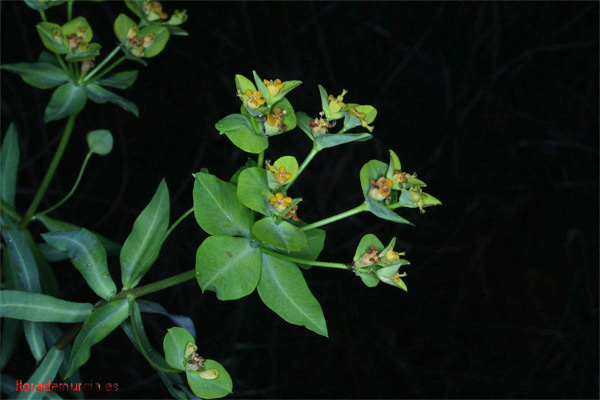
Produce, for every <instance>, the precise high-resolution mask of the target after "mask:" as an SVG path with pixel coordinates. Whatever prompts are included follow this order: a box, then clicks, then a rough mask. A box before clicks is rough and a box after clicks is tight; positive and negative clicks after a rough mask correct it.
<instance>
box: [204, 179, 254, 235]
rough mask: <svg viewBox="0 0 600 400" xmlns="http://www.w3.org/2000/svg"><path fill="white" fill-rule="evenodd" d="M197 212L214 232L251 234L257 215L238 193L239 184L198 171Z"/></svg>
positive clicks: (205, 226)
mask: <svg viewBox="0 0 600 400" xmlns="http://www.w3.org/2000/svg"><path fill="white" fill-rule="evenodd" d="M194 177H195V178H196V179H195V181H194V191H193V196H194V216H195V217H196V221H197V222H198V225H200V227H201V228H202V229H203V230H204V231H205V232H207V233H209V234H211V235H227V236H236V235H242V236H250V227H251V225H252V221H253V219H252V218H253V217H252V213H251V211H250V210H248V209H247V208H246V207H244V206H243V205H242V204H241V203H240V202H239V200H238V198H237V197H236V188H235V185H233V184H231V183H229V182H225V181H222V180H220V179H219V178H217V177H216V176H214V175H211V174H207V173H204V172H198V173H197V174H194Z"/></svg>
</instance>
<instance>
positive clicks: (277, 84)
mask: <svg viewBox="0 0 600 400" xmlns="http://www.w3.org/2000/svg"><path fill="white" fill-rule="evenodd" d="M263 83H264V84H265V85H267V89H269V95H270V96H271V97H275V96H277V94H279V90H280V89H281V88H282V87H283V83H282V82H281V79H275V81H271V80H268V79H263Z"/></svg>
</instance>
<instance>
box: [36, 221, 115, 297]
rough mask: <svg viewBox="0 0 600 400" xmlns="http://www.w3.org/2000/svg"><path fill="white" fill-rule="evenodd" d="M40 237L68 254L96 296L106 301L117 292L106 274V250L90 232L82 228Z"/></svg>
mask: <svg viewBox="0 0 600 400" xmlns="http://www.w3.org/2000/svg"><path fill="white" fill-rule="evenodd" d="M42 237H43V238H44V240H45V241H46V242H48V244H51V245H52V246H54V247H56V248H57V249H59V250H63V251H66V252H67V253H68V254H69V258H70V259H71V262H72V263H73V265H74V266H75V268H77V270H78V271H79V272H80V273H81V275H82V276H83V279H85V281H86V282H87V284H88V286H89V287H90V288H91V289H92V290H93V291H94V293H96V294H97V295H98V296H100V297H102V298H103V299H105V300H108V299H109V298H110V297H111V296H113V295H114V294H115V293H116V292H117V286H116V285H115V283H114V282H113V280H112V278H111V276H110V273H109V272H108V264H107V262H106V250H104V247H102V244H101V243H100V241H99V240H98V239H97V238H96V236H94V234H93V233H92V232H90V231H88V230H86V229H83V228H82V229H78V230H70V231H61V232H54V233H46V234H42Z"/></svg>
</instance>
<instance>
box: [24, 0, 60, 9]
mask: <svg viewBox="0 0 600 400" xmlns="http://www.w3.org/2000/svg"><path fill="white" fill-rule="evenodd" d="M65 1H67V0H25V4H27V5H28V6H29V7H31V8H33V9H34V10H37V11H42V10H47V9H49V8H50V7H54V6H58V5H61V4H62V3H64V2H65Z"/></svg>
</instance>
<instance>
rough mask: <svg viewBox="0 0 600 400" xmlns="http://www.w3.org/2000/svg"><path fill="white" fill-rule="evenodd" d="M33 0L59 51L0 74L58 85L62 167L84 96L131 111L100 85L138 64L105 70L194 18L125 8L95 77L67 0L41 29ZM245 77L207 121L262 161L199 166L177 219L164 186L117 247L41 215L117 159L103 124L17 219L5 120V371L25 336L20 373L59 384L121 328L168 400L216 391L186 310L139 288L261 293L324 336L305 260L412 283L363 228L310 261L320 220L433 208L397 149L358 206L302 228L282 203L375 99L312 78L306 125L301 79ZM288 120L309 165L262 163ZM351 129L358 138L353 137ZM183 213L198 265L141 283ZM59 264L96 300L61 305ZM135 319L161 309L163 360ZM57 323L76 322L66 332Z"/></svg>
mask: <svg viewBox="0 0 600 400" xmlns="http://www.w3.org/2000/svg"><path fill="white" fill-rule="evenodd" d="M26 3H27V4H28V5H30V6H31V7H33V8H36V9H38V10H40V13H41V15H42V19H43V20H44V21H43V22H41V23H40V24H38V25H37V30H38V33H39V35H40V39H41V40H42V42H43V43H44V45H45V47H46V48H47V49H48V50H50V51H51V52H52V53H54V54H51V53H48V52H43V53H42V54H41V55H40V59H39V61H38V62H37V63H30V64H28V63H17V64H10V65H2V66H1V67H2V68H5V69H7V70H10V71H13V72H16V73H18V74H19V75H20V76H21V77H22V78H23V80H24V81H25V82H27V83H29V84H31V85H32V86H35V87H38V88H41V89H48V88H56V89H55V91H54V94H53V95H52V97H51V99H50V102H49V104H48V107H47V108H46V111H45V120H46V122H49V121H53V120H57V119H61V118H65V117H69V121H68V122H67V124H66V128H65V132H64V133H63V140H61V145H59V147H58V149H57V153H56V155H55V160H58V161H60V157H61V156H62V151H64V148H65V146H66V141H68V138H69V136H70V132H71V131H72V129H73V123H74V120H75V116H76V115H77V114H78V113H79V112H80V111H81V109H82V108H83V107H84V106H85V103H86V99H87V98H89V99H91V100H92V101H96V102H107V101H109V102H114V103H117V104H119V105H120V106H122V107H123V108H125V109H127V110H129V111H132V112H134V113H135V114H136V115H137V113H138V111H137V107H136V106H135V104H133V103H131V102H128V101H127V100H125V99H123V98H121V97H120V96H118V95H116V94H114V93H112V92H110V91H108V89H106V88H105V87H116V88H120V89H124V88H126V87H129V86H130V85H132V84H133V83H134V81H135V79H136V77H137V71H122V72H117V73H115V74H113V75H112V76H109V77H106V78H102V77H103V76H104V75H106V74H107V73H108V72H110V71H111V70H112V69H114V68H115V67H116V66H117V65H119V64H120V63H121V62H122V61H124V60H127V59H129V60H133V61H135V62H139V63H142V64H144V65H145V61H144V60H143V59H142V58H149V57H153V56H155V55H157V54H158V53H159V52H160V51H162V49H163V48H164V46H165V44H166V43H167V41H168V39H169V35H170V34H177V35H183V34H185V31H183V30H182V29H181V28H180V27H179V26H178V25H179V24H181V23H182V22H184V21H185V19H186V18H187V16H186V14H185V11H184V12H179V11H176V12H175V14H174V15H173V16H172V17H171V18H170V19H168V20H167V18H168V16H167V15H166V14H165V13H163V11H162V6H161V5H160V3H158V2H156V1H149V0H146V1H144V0H131V1H126V4H127V6H128V7H129V9H130V10H131V11H132V12H133V13H134V14H135V15H136V16H137V17H139V19H140V20H139V22H138V23H135V22H134V21H133V20H131V19H130V18H129V17H127V16H125V15H123V14H122V15H119V16H118V17H117V19H116V21H115V23H114V30H115V34H116V36H117V38H118V40H119V45H118V46H117V48H116V49H115V50H113V52H112V53H111V54H110V55H108V56H107V57H106V58H105V59H104V61H102V63H101V64H100V65H99V66H98V68H97V69H96V70H93V71H92V72H90V69H91V68H92V66H91V64H90V62H91V61H92V60H93V58H94V57H96V56H98V55H99V53H100V49H101V47H100V45H99V44H96V43H92V42H91V40H92V38H93V34H92V29H91V27H90V25H89V24H88V22H87V21H86V20H85V19H84V18H82V17H76V18H71V7H72V4H73V3H72V2H71V1H69V2H68V3H67V4H68V7H69V9H68V15H69V18H68V21H67V23H65V24H63V25H58V24H54V23H50V22H47V21H46V17H45V13H44V11H45V10H46V9H48V8H49V7H52V6H56V5H59V4H62V3H63V1H53V0H27V1H26ZM119 51H121V52H123V53H124V55H123V56H122V57H121V59H119V60H117V61H116V62H114V63H113V64H112V65H111V66H109V67H107V68H106V69H104V70H103V72H101V73H98V74H96V75H95V76H94V74H95V72H97V71H98V69H101V67H103V66H105V65H106V64H107V62H108V61H109V60H110V59H111V58H112V56H114V54H116V53H117V52H119ZM86 63H87V64H86ZM253 77H254V82H252V81H251V80H250V79H248V78H246V77H244V76H242V75H236V77H235V82H236V88H237V95H238V97H239V98H240V100H241V101H242V104H241V107H240V112H239V113H236V114H230V115H228V116H226V117H225V118H223V119H221V120H220V121H218V122H217V123H216V125H215V126H216V128H217V130H218V131H219V133H220V134H224V135H226V136H227V137H228V138H229V139H230V140H231V142H232V143H233V144H234V145H236V146H237V147H239V148H240V149H242V150H243V151H245V152H248V153H251V154H258V159H257V161H253V160H249V161H248V162H247V163H246V164H245V165H243V166H242V167H241V168H240V169H239V170H238V171H237V172H236V173H235V174H234V175H233V176H232V177H230V178H229V179H228V180H222V179H220V178H219V177H217V176H216V175H213V174H211V173H209V171H208V170H206V169H203V170H201V171H199V172H198V173H195V174H194V178H195V180H194V187H193V201H194V206H193V209H192V210H189V212H188V213H186V214H184V215H183V216H182V217H181V218H179V219H178V220H177V221H176V222H175V223H174V224H173V225H171V226H170V227H169V220H170V200H169V191H168V188H167V184H166V183H165V182H164V180H163V181H162V182H161V183H160V184H159V186H158V188H157V190H156V192H155V194H154V195H153V197H152V199H151V201H150V202H149V203H148V205H147V206H146V207H145V208H144V210H143V211H142V212H141V213H140V215H139V216H138V217H137V219H136V220H135V222H134V224H133V228H132V231H131V233H130V234H129V235H128V237H127V238H126V240H125V241H124V243H123V244H122V245H121V244H118V243H115V242H113V241H111V240H109V239H107V238H105V237H103V236H102V235H99V234H97V233H94V232H91V231H89V230H86V229H85V228H82V227H79V226H77V225H74V224H71V223H68V222H66V221H60V220H57V219H54V218H51V217H49V216H48V215H47V214H49V213H50V212H51V211H53V210H54V209H55V208H57V207H59V206H60V205H61V204H63V203H64V202H65V201H66V200H67V199H68V198H69V197H70V196H71V194H72V193H73V191H74V190H75V189H76V187H77V185H78V183H79V180H80V179H81V177H82V175H83V171H84V169H85V166H86V164H87V161H88V159H89V158H90V157H91V156H92V155H93V154H98V155H101V156H103V155H106V154H108V153H110V151H111V150H112V146H113V139H112V135H111V133H110V132H109V131H107V130H103V129H99V130H94V131H92V132H89V133H88V135H87V142H88V146H89V152H88V154H87V156H86V158H85V160H84V162H83V166H82V168H81V171H80V174H79V177H78V178H77V181H76V182H75V184H74V186H73V189H72V190H71V192H69V194H67V195H66V196H65V198H64V199H62V200H61V201H60V202H59V203H57V204H56V205H55V206H53V207H51V208H49V209H47V210H45V211H42V212H37V213H35V211H37V205H39V201H38V203H36V200H35V199H34V201H33V202H32V204H31V205H30V207H29V208H28V209H27V212H26V213H25V215H24V216H21V215H20V214H19V212H18V209H19V208H20V207H19V204H16V203H15V192H16V186H17V169H18V165H19V146H18V137H17V136H18V135H17V130H16V128H15V126H14V125H13V124H11V126H10V127H9V129H8V132H7V133H6V135H5V137H4V140H3V143H2V147H1V149H0V156H1V160H0V161H1V167H2V169H1V171H0V189H1V192H0V205H1V214H0V224H1V227H2V239H3V242H4V244H3V247H2V250H3V251H2V264H3V267H4V268H3V271H4V276H5V280H4V282H3V286H2V290H1V291H0V316H1V317H2V318H3V331H2V343H3V345H2V350H1V354H0V361H1V365H0V367H2V368H3V367H4V366H5V365H6V363H7V362H8V360H9V358H10V356H11V354H12V353H13V351H14V349H15V347H16V345H17V342H18V339H19V337H20V336H21V332H23V334H24V336H25V339H26V341H27V344H28V346H29V348H30V350H31V353H32V354H33V356H34V358H35V360H36V362H38V365H37V368H36V370H35V372H34V373H33V375H32V376H31V377H30V378H29V379H28V380H27V381H28V382H31V381H33V382H41V381H45V380H48V379H49V380H53V379H55V378H56V376H59V377H61V378H62V379H64V380H65V381H66V382H69V381H75V382H77V381H81V377H80V376H79V372H78V371H79V368H80V367H81V366H83V365H84V364H85V363H86V362H87V361H88V360H89V357H90V351H91V348H92V346H93V345H94V344H96V343H98V342H100V341H101V340H103V339H104V338H105V337H106V336H107V335H109V334H110V333H111V332H112V331H114V330H115V329H117V328H118V327H120V328H121V329H123V331H124V332H125V333H126V335H127V336H128V338H129V339H130V340H131V342H132V343H133V344H134V346H135V347H136V348H137V349H138V350H139V351H140V353H141V354H142V355H143V356H144V357H145V358H146V360H147V361H148V362H149V364H150V365H151V366H152V367H153V368H154V369H155V370H156V371H157V373H158V374H159V376H160V377H161V379H162V380H163V381H164V383H165V385H166V386H167V388H168V390H169V392H170V393H171V394H172V395H173V396H174V397H175V398H193V397H195V396H200V397H203V398H216V397H223V396H226V395H227V394H229V393H231V391H232V381H231V377H230V376H229V374H228V373H227V371H226V370H225V368H224V367H223V366H222V365H221V364H219V363H218V362H216V361H213V360H210V359H205V358H204V357H202V356H200V355H199V354H198V353H197V352H196V350H197V347H196V344H195V340H194V337H195V334H196V330H195V327H194V324H193V322H192V321H191V319H189V318H188V317H184V316H180V315H173V314H171V313H169V312H168V311H167V310H165V309H164V307H162V305H160V304H158V303H153V302H149V301H144V300H140V299H139V297H141V296H143V295H145V294H148V293H152V292H154V291H157V290H163V289H166V288H169V287H171V286H173V285H176V284H179V283H182V282H185V281H188V280H192V279H194V278H195V279H196V280H197V282H198V284H199V286H200V288H201V289H202V291H203V292H204V291H207V290H209V291H214V292H216V295H217V297H218V298H219V299H220V300H235V299H239V298H242V297H244V296H247V295H249V294H250V293H252V292H253V291H254V290H255V289H256V290H257V292H258V294H259V296H260V298H261V299H262V301H263V302H264V303H265V305H266V306H267V307H268V308H270V309H271V310H273V311H274V312H275V313H277V314H278V315H279V316H280V317H281V318H283V319H284V320H285V321H287V322H289V323H291V324H295V325H301V326H305V327H306V328H307V329H309V330H312V331H314V332H316V333H318V334H320V335H323V336H327V335H328V332H327V325H326V322H325V317H324V315H323V310H322V309H321V306H320V304H319V302H318V301H317V299H316V298H315V297H314V296H313V294H312V293H311V291H310V289H309V287H308V285H307V283H306V281H305V279H304V276H303V273H302V269H301V268H303V269H310V268H311V267H312V266H317V267H330V268H338V269H343V270H347V271H352V272H354V273H355V274H356V275H357V276H358V277H360V278H361V279H362V281H363V282H364V283H365V284H366V285H367V286H369V287H373V286H376V285H377V284H378V283H379V282H384V283H387V284H390V285H393V286H395V287H399V288H401V289H404V290H406V284H405V283H404V282H403V281H402V279H400V278H401V277H403V276H405V273H403V272H400V268H401V267H403V266H405V265H408V264H409V262H408V261H407V260H405V259H403V258H402V257H401V256H403V255H404V253H398V252H396V251H394V244H395V241H396V239H395V238H393V239H392V240H391V242H390V244H389V245H388V246H385V247H384V246H383V245H382V243H381V241H380V240H379V239H378V238H376V237H375V236H373V235H371V234H367V235H365V236H364V237H363V239H362V240H361V242H360V243H359V244H358V247H357V250H356V254H355V256H354V259H353V261H352V262H350V263H332V262H323V261H318V260H317V258H318V256H319V254H320V253H321V251H322V250H323V246H324V243H325V237H326V232H325V231H324V230H322V229H319V227H321V226H324V225H326V224H328V223H331V222H334V221H338V220H341V219H343V218H346V217H348V216H350V215H354V214H357V213H359V212H364V211H369V212H371V213H373V214H374V215H376V216H377V217H380V218H383V219H386V220H390V221H393V222H397V223H403V224H410V222H408V221H407V220H406V219H404V218H402V217H401V216H399V215H398V214H396V213H395V212H394V211H393V210H394V209H396V208H399V207H412V208H419V209H420V210H421V211H423V209H424V208H425V207H428V206H433V205H437V204H440V202H439V201H438V200H437V199H435V198H434V197H433V196H431V195H428V194H427V193H424V192H423V191H422V189H421V188H422V187H425V186H426V185H425V183H424V182H422V181H421V180H419V179H417V178H416V175H415V174H408V173H406V172H403V171H402V169H401V165H400V161H399V159H398V157H397V156H396V154H395V153H394V152H393V151H390V162H389V163H388V164H385V163H383V162H381V161H377V160H372V161H369V162H368V163H366V164H365V165H364V166H363V167H362V169H361V171H360V183H361V186H362V191H363V194H364V202H363V203H362V204H361V205H359V206H357V207H355V208H354V209H351V210H349V211H346V212H343V213H341V214H337V215H335V216H333V217H329V218H325V219H323V220H320V221H316V222H312V223H307V222H305V221H303V220H302V219H301V218H300V215H301V212H299V210H300V205H301V202H302V198H300V197H296V198H292V197H290V196H289V193H291V186H292V185H293V183H294V182H295V181H296V180H297V179H298V178H299V176H300V175H301V173H302V171H304V170H305V168H306V167H307V166H308V164H309V163H310V162H311V160H312V159H313V158H314V157H315V156H316V155H317V154H318V153H319V152H320V151H323V150H325V149H327V148H331V147H334V146H339V145H343V144H347V143H351V142H362V141H366V140H369V139H371V138H372V135H371V133H372V131H373V127H372V126H371V124H372V123H373V122H374V120H375V117H376V115H377V110H376V109H375V108H374V107H372V106H370V105H361V104H357V103H345V102H344V96H345V95H346V93H347V92H346V91H345V90H344V91H343V92H342V94H340V95H339V96H333V95H330V94H328V93H327V91H326V90H325V88H323V87H322V86H320V85H319V86H318V89H319V94H320V100H321V109H322V111H321V112H319V114H318V116H315V117H314V118H312V117H309V116H308V114H306V113H303V112H295V111H294V108H293V107H292V105H291V103H290V101H289V100H288V99H287V97H286V96H287V95H288V94H289V93H290V92H291V91H292V90H293V89H294V88H296V87H298V86H299V85H300V84H301V82H300V81H296V80H292V81H286V82H282V81H280V80H279V79H275V80H266V79H261V78H260V77H259V76H258V74H257V73H256V72H253ZM337 122H341V123H340V125H341V127H340V129H339V130H338V131H337V132H332V131H331V130H332V128H334V127H335V126H336V124H337ZM296 127H298V128H300V130H301V131H302V132H304V133H305V134H306V135H307V136H308V137H309V139H310V140H311V141H312V143H313V147H312V150H311V152H310V153H309V154H308V155H307V157H306V159H305V160H304V161H303V162H302V163H301V164H300V165H299V163H298V161H297V160H296V158H294V157H293V156H290V155H283V156H281V157H278V158H277V159H276V160H275V161H274V162H273V163H271V162H270V161H269V160H266V161H265V159H264V156H265V151H266V150H267V149H268V147H269V140H271V138H272V137H274V136H278V135H280V134H283V133H286V132H289V131H292V130H294V129H295V128H296ZM352 130H356V131H355V132H350V131H352ZM63 142H64V143H63ZM58 161H57V162H56V163H54V162H53V163H52V164H51V167H50V168H49V170H48V171H47V173H46V177H45V179H44V182H48V183H49V182H50V179H51V177H52V174H53V173H54V169H55V168H56V166H57V165H58ZM46 187H47V186H46ZM46 187H44V183H42V185H41V188H40V191H39V192H38V195H39V196H38V195H36V199H38V200H39V199H41V197H42V196H43V194H44V191H45V189H46ZM192 212H193V213H194V216H195V218H196V221H197V222H198V224H199V226H200V227H201V228H202V229H203V230H204V231H205V232H206V233H208V235H209V236H208V237H207V238H206V239H205V240H204V241H203V242H202V243H201V244H200V246H199V247H198V250H197V253H196V266H195V268H194V269H193V270H190V271H187V272H183V273H181V274H179V275H175V276H173V277H171V278H167V279H165V280H163V281H160V282H155V283H153V284H150V285H146V286H139V283H140V282H141V280H142V279H143V277H144V276H145V275H146V273H147V272H148V271H149V269H150V268H151V267H152V266H153V265H154V263H155V261H156V259H157V257H158V255H159V253H160V250H161V247H162V244H163V243H164V241H165V240H166V238H167V237H168V236H169V234H170V233H171V231H172V230H173V229H174V228H175V227H176V226H177V224H178V223H179V222H180V221H181V220H182V219H183V218H184V217H185V216H187V215H189V214H191V213H192ZM31 221H37V222H39V223H41V224H42V225H43V226H44V227H45V228H46V229H47V232H46V233H43V234H41V238H42V239H43V242H40V241H37V242H36V240H35V238H34V236H33V235H32V234H31V233H30V231H29V230H28V228H27V225H28V223H29V222H31ZM116 255H118V256H119V264H120V272H121V290H119V289H118V287H117V284H116V283H115V281H114V280H113V278H112V277H111V275H110V273H109V268H108V261H109V257H111V256H116ZM64 260H70V262H71V263H72V264H73V266H74V267H75V268H76V269H77V270H78V271H79V273H80V274H81V276H82V278H83V280H84V281H85V282H86V283H87V285H88V286H89V287H90V288H91V289H92V291H93V292H94V293H95V294H96V295H97V296H98V297H99V299H98V300H97V301H96V302H95V303H78V302H72V301H67V300H63V299H60V298H59V296H60V289H59V285H58V280H57V279H56V276H55V273H54V271H53V267H52V265H51V264H52V263H55V262H60V261H64ZM143 313H156V314H162V315H165V316H167V317H168V318H170V319H171V320H172V321H173V323H174V324H175V325H177V327H175V328H171V329H169V330H168V332H167V333H166V335H165V337H164V341H163V350H164V356H163V354H161V353H160V352H159V351H157V350H156V349H154V348H153V347H152V345H151V344H150V340H149V339H148V337H147V336H146V333H145V330H144V325H143V321H142V314H143ZM60 323H76V324H80V325H79V326H76V327H75V328H74V329H70V330H68V331H67V332H63V330H62V329H61V327H60V326H59V325H58V324H60ZM73 338H74V342H73V345H71V344H70V341H71V340H72V339H73ZM183 375H185V377H186V380H187V385H186V383H185V382H184V380H183V377H182V376H183ZM3 376H6V375H5V374H3ZM10 381H14V379H12V378H11V379H10ZM3 390H6V388H3ZM190 390H191V391H190Z"/></svg>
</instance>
